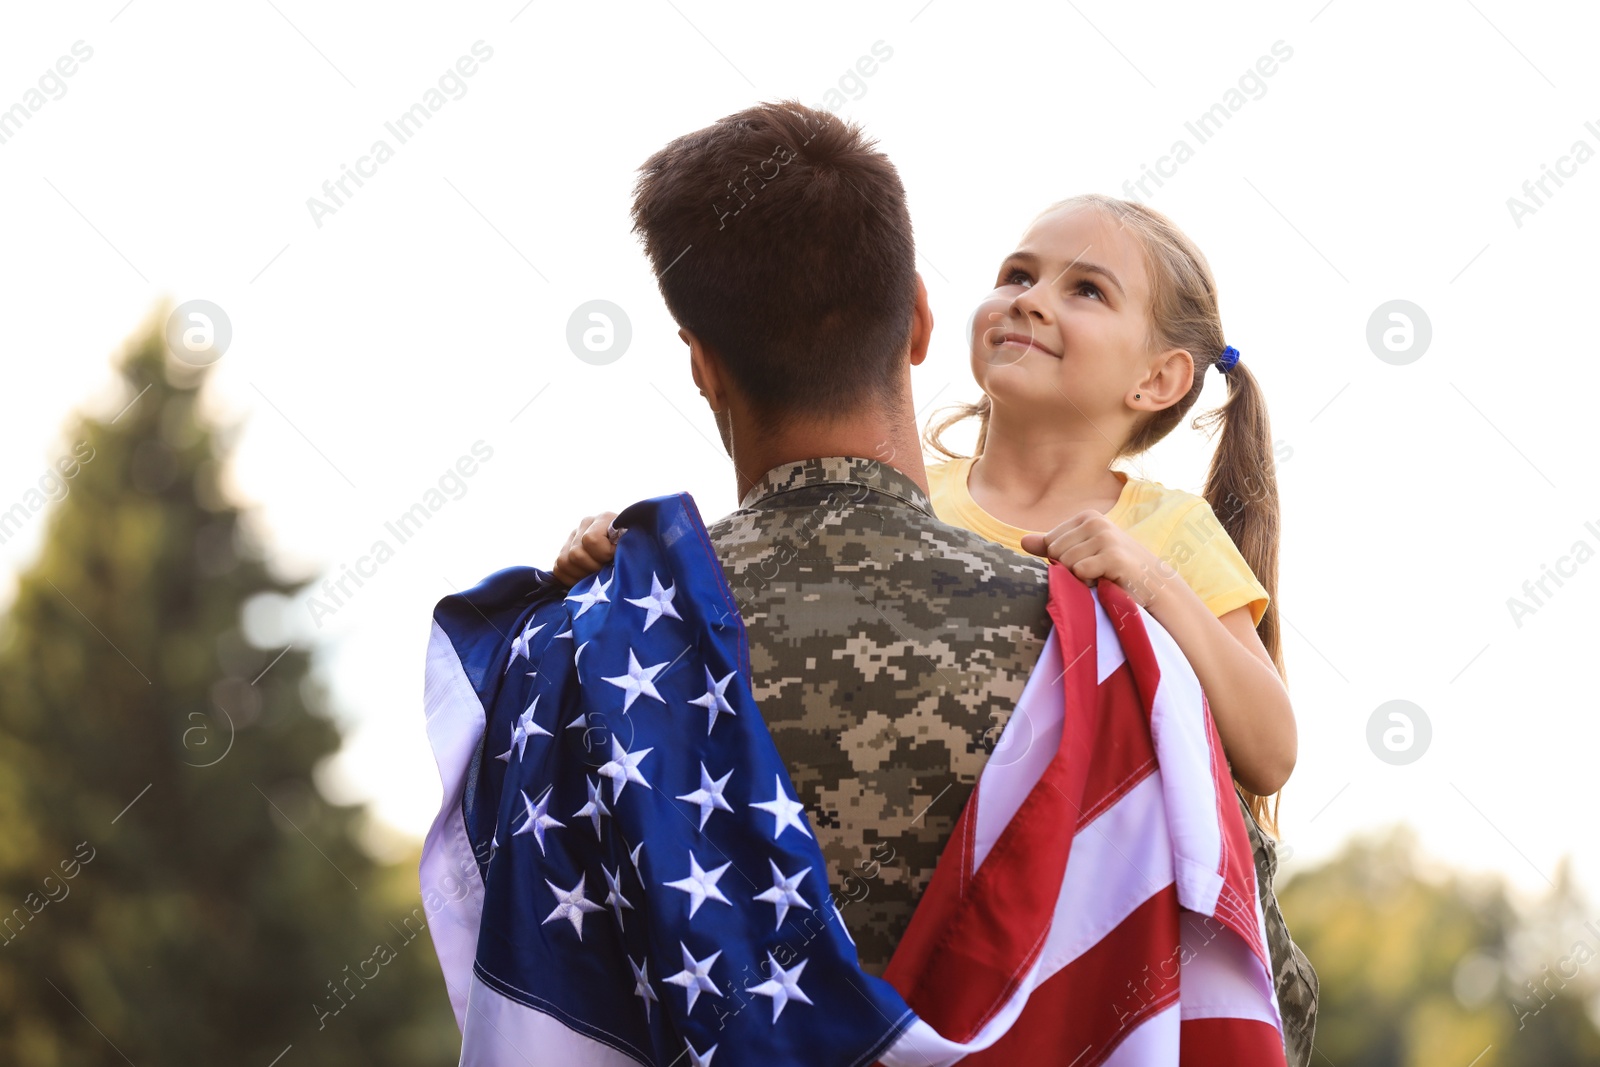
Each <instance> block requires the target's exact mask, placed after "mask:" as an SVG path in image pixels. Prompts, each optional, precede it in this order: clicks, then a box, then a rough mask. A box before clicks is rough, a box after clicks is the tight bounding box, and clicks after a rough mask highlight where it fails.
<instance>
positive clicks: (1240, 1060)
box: [962, 1018, 1284, 1067]
mask: <svg viewBox="0 0 1600 1067" xmlns="http://www.w3.org/2000/svg"><path fill="white" fill-rule="evenodd" d="M1178 1035H1179V1036H1178V1042H1179V1044H1178V1050H1179V1051H1178V1067H1284V1056H1283V1040H1282V1039H1281V1038H1280V1037H1279V1036H1278V1030H1277V1028H1276V1027H1275V1026H1273V1025H1272V1024H1271V1023H1264V1022H1261V1021H1259V1020H1256V1019H1225V1018H1219V1019H1185V1020H1183V1022H1182V1023H1180V1024H1179V1026H1178ZM962 1062H965V1061H964V1060H963V1061H962Z"/></svg>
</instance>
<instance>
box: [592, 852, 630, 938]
mask: <svg viewBox="0 0 1600 1067" xmlns="http://www.w3.org/2000/svg"><path fill="white" fill-rule="evenodd" d="M600 873H601V874H603V875H605V876H606V890H607V892H606V903H607V904H608V905H610V907H611V910H612V911H614V912H616V913H617V926H618V927H621V926H622V909H623V908H627V909H628V910H629V911H632V910H633V905H632V904H630V903H628V898H627V897H626V896H624V895H623V893H622V868H621V867H618V868H617V873H616V874H612V873H611V872H610V871H608V870H606V865H605V864H603V863H602V864H601V865H600Z"/></svg>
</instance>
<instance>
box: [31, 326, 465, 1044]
mask: <svg viewBox="0 0 1600 1067" xmlns="http://www.w3.org/2000/svg"><path fill="white" fill-rule="evenodd" d="M120 369H121V374H122V376H123V378H124V379H125V383H126V390H125V396H126V399H127V401H129V402H130V404H129V406H128V407H127V408H126V409H125V410H124V411H123V412H122V413H121V414H120V415H118V416H116V417H115V418H109V417H108V418H106V419H103V420H96V419H89V418H81V419H78V420H76V421H75V422H74V423H73V424H72V425H69V427H68V428H67V431H68V439H69V440H70V441H72V442H73V446H72V447H71V450H70V451H69V454H68V455H67V456H64V457H63V462H62V463H61V464H60V465H59V466H58V467H57V468H56V470H57V473H59V474H60V475H61V478H60V481H61V483H62V485H64V487H65V490H64V492H65V495H64V497H62V498H60V499H59V500H57V501H56V502H55V503H54V505H53V506H52V508H51V509H50V513H49V515H48V527H47V528H46V532H45V538H44V545H43V548H42V551H41V553H40V555H39V558H38V560H37V562H36V563H35V564H34V565H33V566H32V567H31V568H30V569H29V570H28V571H26V572H25V573H24V574H22V575H21V576H20V578H19V582H18V588H17V594H16V599H15V602H14V603H13V604H12V606H11V608H10V610H9V613H8V616H7V617H6V619H5V620H4V621H3V622H0V826H4V827H5V832H4V833H3V834H0V1063H3V1064H26V1065H29V1067H67V1065H72V1067H77V1065H87V1064H123V1063H126V1062H130V1061H131V1062H133V1063H140V1064H144V1063H171V1064H222V1063H227V1064H255V1065H258V1067H266V1065H267V1064H269V1063H272V1062H273V1061H274V1059H275V1058H276V1057H278V1056H279V1054H280V1053H282V1052H284V1050H285V1048H286V1047H287V1046H291V1045H292V1046H293V1051H292V1052H291V1053H290V1054H289V1055H287V1056H285V1057H284V1058H283V1059H282V1060H281V1061H280V1067H312V1065H328V1067H333V1065H343V1064H354V1063H362V1064H366V1063H371V1064H396V1065H411V1064H419V1065H420V1064H443V1063H454V1062H455V1060H456V1057H457V1052H458V1049H459V1035H458V1033H457V1030H456V1026H455V1020H454V1018H453V1017H452V1015H451V1012H450V1007H449V1000H448V997H447V996H446V993H445V988H444V983H443V981H442V979H441V977H440V974H439V967H438V962H437V957H436V956H435V955H434V950H433V946H432V943H431V938H430V936H429V934H428V932H427V931H426V930H425V929H422V927H423V924H424V923H425V921H426V914H425V912H424V911H423V909H422V902H421V898H420V894H419V892H418V886H417V874H416V865H415V862H411V863H402V864H399V865H394V866H384V865H381V864H378V863H376V862H375V861H373V860H372V859H371V858H370V857H369V856H368V855H367V854H366V853H365V852H364V851H363V850H362V849H361V848H360V847H358V845H357V844H356V834H357V832H358V830H359V828H360V821H361V819H362V817H363V813H362V812H361V810H360V809H359V808H354V807H341V806H336V805H333V804H330V803H328V802H327V801H326V800H325V799H324V798H323V797H322V796H321V795H320V794H319V793H318V791H317V789H316V788H315V787H314V785H313V784H312V780H311V775H312V768H313V766H314V765H316V764H317V763H319V762H320V761H322V760H324V759H326V758H327V757H328V756H330V755H331V754H332V753H334V752H335V751H336V750H337V748H338V746H339V734H338V731H337V729H336V728H335V726H334V724H333V723H332V722H331V721H330V720H329V718H328V717H327V715H326V713H325V710H324V709H323V707H322V706H321V704H322V697H321V694H320V692H319V689H318V687H317V686H316V685H315V684H314V683H313V681H312V679H311V678H310V677H309V676H308V673H307V669H308V663H309V653H310V650H309V649H307V648H302V647H291V648H290V649H289V650H288V651H286V652H283V654H282V656H281V657H279V652H282V651H283V650H281V649H259V648H255V647H253V646H252V645H251V644H250V643H249V642H248V641H246V639H245V638H244V636H243V635H242V633H241V629H240V612H241V607H242V606H243V605H244V603H245V602H246V601H247V600H249V599H250V598H252V597H255V596H257V595H260V594H263V593H277V594H283V595H290V594H292V593H293V592H294V591H295V587H294V586H291V585H286V584H285V583H283V582H281V581H280V580H278V579H276V578H275V577H274V576H273V575H272V574H271V573H270V572H269V571H268V569H267V568H266V566H265V564H264V561H263V559H262V558H261V553H260V551H259V549H258V548H257V547H256V546H255V545H254V543H253V541H252V538H251V537H250V535H249V528H248V525H247V524H246V523H245V522H243V521H242V520H243V516H242V515H241V514H240V513H239V512H238V510H237V509H236V508H234V507H233V506H232V505H231V504H230V503H229V502H228V500H227V499H226V497H225V494H224V493H223V491H222V489H221V487H220V485H219V484H218V478H219V473H218V472H219V470H220V465H221V463H222V462H223V460H224V459H225V457H224V455H223V454H222V452H223V446H222V444H221V443H220V441H219V436H218V432H217V430H216V428H214V427H212V426H209V425H207V424H206V423H205V422H204V420H202V419H201V418H200V417H199V415H198V413H197V410H196V400H197V391H198V390H199V389H200V387H201V386H202V384H203V382H204V378H205V373H204V372H203V371H200V370H198V369H196V368H193V367H187V366H184V365H182V364H177V363H174V362H173V361H172V360H171V359H170V357H169V356H168V355H167V354H166V352H165V346H164V344H163V341H162V321H161V318H160V317H159V316H158V317H155V318H153V319H152V321H151V323H150V324H149V326H148V328H147V329H146V330H144V331H143V332H142V333H141V334H140V335H139V338H138V339H137V340H136V341H135V342H134V343H132V344H130V346H129V348H128V350H127V352H126V353H125V354H124V356H123V358H122V360H121V362H120ZM135 398H136V399H135ZM50 488H51V494H50V495H52V496H55V495H56V491H55V486H53V485H52V486H50ZM35 521H45V518H44V516H40V517H39V518H38V519H36V520H35ZM417 725H418V726H420V720H418V721H417ZM130 804H131V806H130ZM119 813H120V814H119ZM408 917H409V922H408V921H407V919H408ZM380 946H382V948H380Z"/></svg>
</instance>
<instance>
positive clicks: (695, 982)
mask: <svg viewBox="0 0 1600 1067" xmlns="http://www.w3.org/2000/svg"><path fill="white" fill-rule="evenodd" d="M678 947H679V948H681V949H683V970H681V971H679V972H678V973H677V974H675V975H673V976H672V977H670V978H663V979H662V981H663V982H669V983H671V984H672V985H676V986H682V987H683V988H684V989H687V990H688V991H689V1010H690V1011H691V1012H692V1011H694V1002H695V1001H696V1000H698V999H699V997H700V994H701V993H711V994H713V995H715V996H719V997H720V996H722V990H720V989H718V988H717V987H716V984H715V983H713V982H712V981H711V978H710V973H711V967H712V965H713V964H715V963H716V962H717V957H718V956H720V955H722V950H721V949H718V950H717V951H715V952H713V953H712V954H711V955H709V956H707V957H706V958H705V959H703V960H697V959H695V958H694V954H693V953H691V952H690V951H689V946H688V945H685V944H684V943H683V942H682V941H679V942H678Z"/></svg>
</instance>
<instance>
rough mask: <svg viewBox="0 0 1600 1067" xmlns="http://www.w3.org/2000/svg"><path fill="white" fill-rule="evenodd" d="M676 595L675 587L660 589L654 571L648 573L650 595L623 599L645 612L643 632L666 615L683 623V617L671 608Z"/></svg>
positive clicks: (659, 580)
mask: <svg viewBox="0 0 1600 1067" xmlns="http://www.w3.org/2000/svg"><path fill="white" fill-rule="evenodd" d="M676 595H677V587H676V586H671V585H669V586H667V587H666V588H665V589H663V588H661V579H660V578H657V577H656V574H655V571H651V572H650V595H649V596H640V597H624V599H625V600H627V602H628V603H630V604H632V605H633V606H634V607H636V608H643V609H644V610H645V617H644V626H643V627H642V628H641V629H643V630H648V629H650V626H651V624H652V623H654V622H655V621H656V620H657V619H659V618H661V616H663V615H666V616H669V617H671V618H674V619H677V620H678V621H679V622H682V621H683V616H682V615H679V614H678V609H677V608H675V607H673V606H672V598H673V597H674V596H676Z"/></svg>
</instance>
